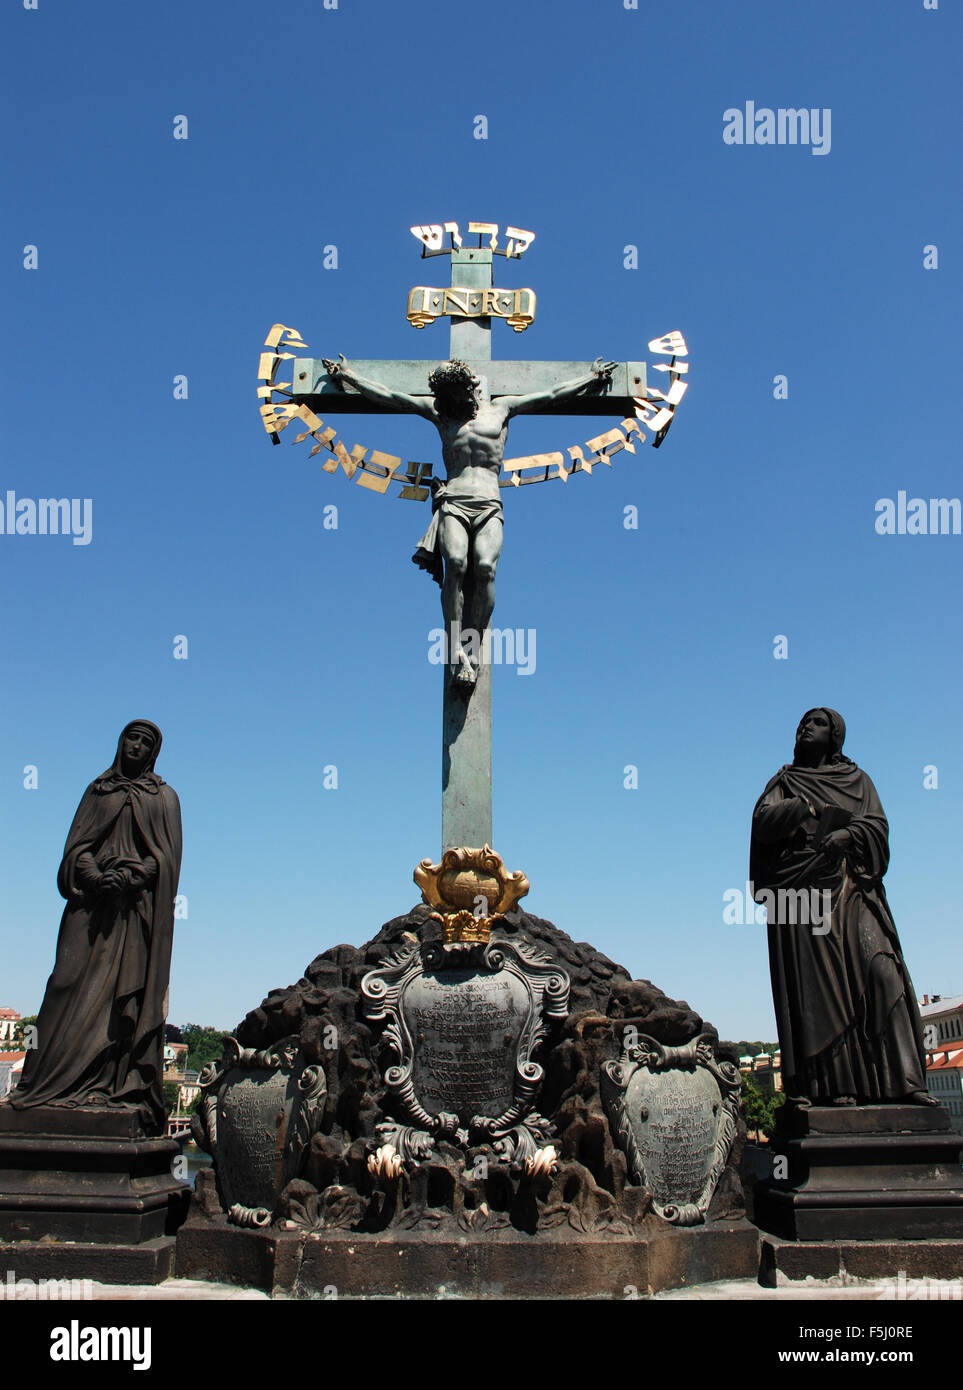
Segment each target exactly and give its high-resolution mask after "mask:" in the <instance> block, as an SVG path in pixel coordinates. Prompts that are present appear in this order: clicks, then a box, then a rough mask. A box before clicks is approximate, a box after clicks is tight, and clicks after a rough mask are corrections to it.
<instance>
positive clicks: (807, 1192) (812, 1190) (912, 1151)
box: [754, 1105, 963, 1242]
mask: <svg viewBox="0 0 963 1390" xmlns="http://www.w3.org/2000/svg"><path fill="white" fill-rule="evenodd" d="M784 1110H785V1112H786V1113H785V1114H783V1112H782V1111H780V1119H779V1122H778V1124H777V1129H776V1133H775V1134H774V1136H773V1140H772V1146H771V1148H772V1156H773V1163H774V1168H775V1169H776V1171H778V1159H779V1157H780V1156H782V1157H784V1158H785V1160H786V1161H787V1163H788V1174H787V1176H786V1177H785V1178H784V1179H782V1180H775V1179H770V1180H768V1181H765V1182H761V1183H759V1184H758V1185H757V1187H756V1192H755V1210H754V1219H755V1221H756V1223H757V1225H759V1226H761V1227H762V1229H763V1230H764V1231H768V1232H769V1233H770V1234H772V1235H775V1236H780V1237H782V1238H783V1239H786V1240H797V1241H824V1242H825V1241H828V1242H838V1241H845V1240H858V1241H884V1242H891V1241H912V1240H927V1239H933V1240H951V1241H952V1240H963V1173H961V1169H960V1155H961V1151H963V1136H960V1135H958V1134H954V1133H953V1132H952V1130H951V1129H950V1119H949V1115H948V1114H947V1112H946V1110H945V1108H944V1107H943V1106H938V1107H937V1106H919V1105H858V1106H813V1107H812V1108H811V1109H809V1110H805V1109H800V1108H797V1107H792V1108H789V1107H784Z"/></svg>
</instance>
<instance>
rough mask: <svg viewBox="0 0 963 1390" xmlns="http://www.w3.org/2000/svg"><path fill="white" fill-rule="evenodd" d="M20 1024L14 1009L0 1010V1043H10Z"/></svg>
mask: <svg viewBox="0 0 963 1390" xmlns="http://www.w3.org/2000/svg"><path fill="white" fill-rule="evenodd" d="M19 1022H20V1015H19V1014H18V1013H17V1011H16V1009H0V1043H5V1042H10V1043H12V1042H13V1040H14V1038H15V1036H16V1030H17V1024H18V1023H19Z"/></svg>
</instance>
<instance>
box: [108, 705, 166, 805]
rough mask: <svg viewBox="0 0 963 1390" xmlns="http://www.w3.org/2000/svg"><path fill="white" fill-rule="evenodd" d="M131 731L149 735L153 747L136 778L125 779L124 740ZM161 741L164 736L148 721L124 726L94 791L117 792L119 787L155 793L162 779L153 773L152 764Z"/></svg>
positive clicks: (133, 720) (143, 720)
mask: <svg viewBox="0 0 963 1390" xmlns="http://www.w3.org/2000/svg"><path fill="white" fill-rule="evenodd" d="M131 729H137V730H139V731H140V732H141V733H146V734H150V736H151V738H152V739H153V740H154V746H153V748H152V749H151V751H150V753H149V755H148V758H147V761H146V763H145V764H144V766H143V767H142V768H141V770H140V772H139V773H138V774H137V776H136V777H127V776H125V774H124V739H125V738H126V737H127V735H128V734H129V733H130V731H131ZM163 740H164V735H163V734H162V733H161V731H160V729H158V727H157V725H156V724H152V723H151V721H150V720H149V719H132V720H131V721H130V723H129V724H125V725H124V727H123V728H122V729H121V731H120V737H119V738H118V740H117V752H116V753H115V754H114V761H113V763H112V764H111V765H110V767H109V768H107V770H106V772H102V773H101V774H100V776H99V777H98V778H97V779H96V781H95V782H94V784H93V786H94V791H98V792H110V791H117V789H118V788H119V787H136V788H138V790H140V791H145V792H156V791H157V789H158V787H162V786H163V785H164V779H163V778H162V777H158V776H157V774H156V773H155V771H154V764H155V763H156V761H157V755H158V753H159V752H160V747H161V743H162V742H163Z"/></svg>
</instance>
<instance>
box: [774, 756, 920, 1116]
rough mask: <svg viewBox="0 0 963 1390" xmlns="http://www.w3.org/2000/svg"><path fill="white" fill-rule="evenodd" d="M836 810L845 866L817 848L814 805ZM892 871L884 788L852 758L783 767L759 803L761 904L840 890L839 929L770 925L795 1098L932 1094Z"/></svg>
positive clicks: (835, 918)
mask: <svg viewBox="0 0 963 1390" xmlns="http://www.w3.org/2000/svg"><path fill="white" fill-rule="evenodd" d="M825 803H829V805H831V806H835V807H839V808H840V809H842V810H843V811H845V812H846V813H847V814H848V815H849V816H850V818H851V819H850V820H849V823H848V825H847V827H846V828H847V829H848V830H849V832H850V834H851V836H852V844H851V847H850V849H849V850H848V851H847V853H846V856H845V858H844V859H843V860H842V861H841V862H837V863H833V861H832V860H831V859H830V858H827V856H826V855H825V854H824V853H822V852H821V851H820V850H819V848H818V847H817V845H816V843H815V832H816V824H817V823H816V821H814V820H813V817H812V815H811V812H810V806H811V805H813V806H814V807H815V809H816V811H817V813H818V812H819V811H820V810H821V807H822V805H823V804H825ZM888 864H889V827H888V825H887V822H886V817H885V815H884V814H883V808H882V806H881V805H880V802H879V797H878V796H877V794H876V788H875V787H874V786H873V784H872V782H871V781H870V779H869V777H867V775H866V773H865V772H862V771H861V770H860V769H859V768H858V767H857V766H856V765H855V763H852V762H850V761H849V759H846V758H842V757H840V758H839V759H838V760H836V761H833V762H829V763H826V764H824V765H823V766H822V767H818V768H808V767H802V766H797V765H795V764H792V765H787V766H785V767H783V768H780V770H779V772H777V774H776V775H775V777H773V778H772V780H771V781H770V782H769V784H768V786H767V787H766V789H765V791H764V792H763V794H762V796H761V797H760V798H759V801H758V802H757V804H756V808H755V811H754V812H753V817H752V845H751V849H750V864H749V876H750V879H751V880H752V883H753V885H754V889H755V892H756V895H757V897H758V895H759V894H760V892H762V891H763V890H771V891H774V892H776V894H777V899H778V891H779V890H780V889H792V890H799V889H805V890H815V891H817V892H828V893H830V894H831V903H832V913H831V919H830V925H829V931H828V932H826V931H825V930H824V927H825V922H823V923H817V927H818V929H817V930H816V931H814V930H813V926H812V925H811V924H810V925H805V924H798V925H792V924H786V923H780V922H779V921H777V922H772V921H770V924H769V963H770V970H771V975H772V991H773V1000H774V1002H775V1007H776V1021H777V1025H778V1029H779V1046H780V1050H781V1052H782V1072H783V1078H784V1086H785V1088H786V1091H787V1093H788V1094H790V1095H797V1096H807V1097H809V1099H810V1100H813V1101H822V1102H827V1101H830V1100H833V1099H836V1098H837V1097H842V1096H855V1097H856V1098H857V1099H858V1100H860V1101H861V1102H868V1103H872V1102H874V1101H894V1100H898V1099H900V1098H902V1097H904V1096H906V1095H908V1094H910V1093H911V1092H913V1091H922V1090H925V1088H926V1081H925V1074H926V1064H925V1054H924V1050H923V1037H922V1025H921V1022H920V1015H919V1009H918V1006H917V1004H916V996H915V994H914V992H913V983H912V981H911V979H910V977H909V973H908V971H907V969H906V965H905V963H904V961H903V955H902V951H901V950H900V944H899V938H898V936H897V934H896V926H895V923H894V922H893V917H892V914H891V912H890V910H889V904H888V902H887V901H886V893H885V891H884V889H883V875H884V874H885V872H886V869H887V866H888ZM770 915H771V914H770ZM777 915H778V914H777ZM782 915H783V916H786V914H785V913H783V914H782Z"/></svg>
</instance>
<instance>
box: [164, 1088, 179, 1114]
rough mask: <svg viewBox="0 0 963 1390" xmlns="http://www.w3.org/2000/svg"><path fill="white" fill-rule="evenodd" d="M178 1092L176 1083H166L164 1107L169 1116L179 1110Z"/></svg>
mask: <svg viewBox="0 0 963 1390" xmlns="http://www.w3.org/2000/svg"><path fill="white" fill-rule="evenodd" d="M177 1091H178V1086H177V1082H176V1081H165V1082H164V1106H165V1109H166V1110H167V1113H168V1115H173V1114H174V1112H175V1111H176V1109H177Z"/></svg>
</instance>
